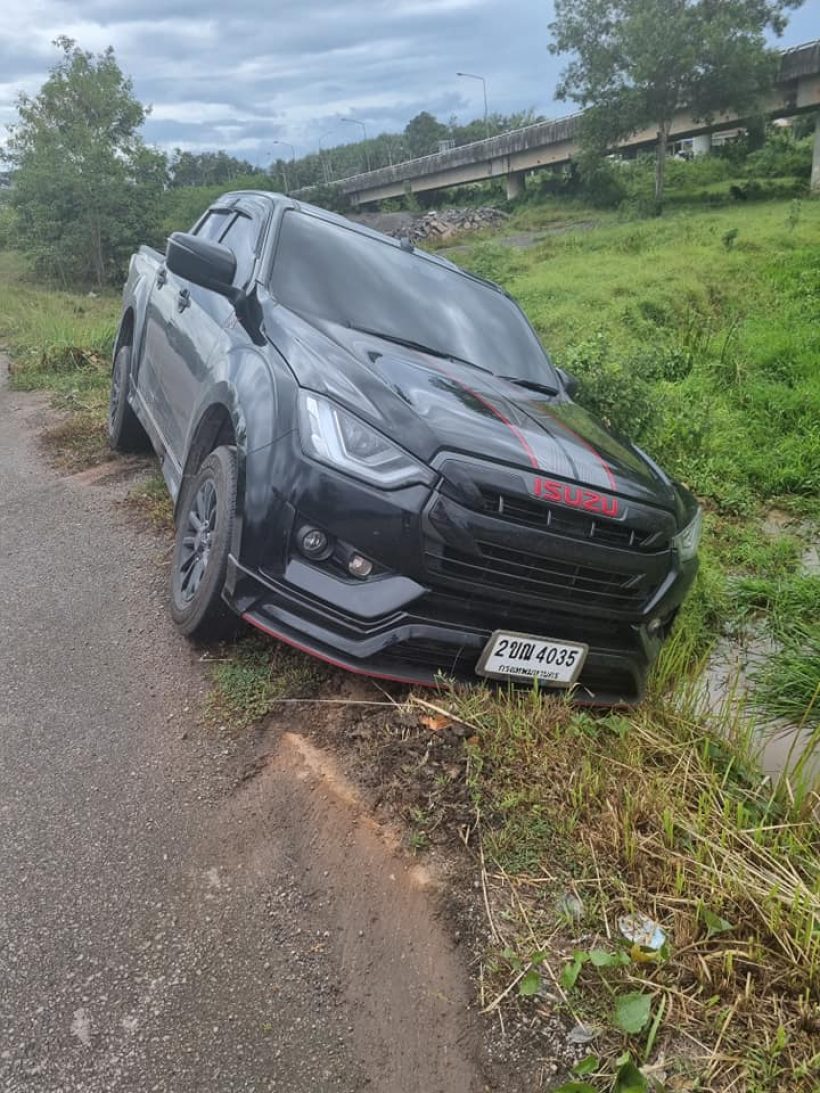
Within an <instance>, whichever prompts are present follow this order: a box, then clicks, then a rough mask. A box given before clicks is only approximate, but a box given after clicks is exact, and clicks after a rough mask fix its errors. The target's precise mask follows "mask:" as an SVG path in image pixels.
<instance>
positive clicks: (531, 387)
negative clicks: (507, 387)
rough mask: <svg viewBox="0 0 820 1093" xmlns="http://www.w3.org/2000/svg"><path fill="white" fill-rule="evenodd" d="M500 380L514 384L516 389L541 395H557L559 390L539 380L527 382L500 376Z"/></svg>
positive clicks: (512, 377) (515, 377) (517, 378)
mask: <svg viewBox="0 0 820 1093" xmlns="http://www.w3.org/2000/svg"><path fill="white" fill-rule="evenodd" d="M498 378H499V379H500V380H506V381H507V383H514V384H515V385H516V387H526V389H527V390H528V391H537V392H538V393H539V394H541V395H557V394H558V388H557V387H553V386H551V385H550V384H548V383H539V382H538V380H525V379H520V378H519V377H518V376H499V377H498Z"/></svg>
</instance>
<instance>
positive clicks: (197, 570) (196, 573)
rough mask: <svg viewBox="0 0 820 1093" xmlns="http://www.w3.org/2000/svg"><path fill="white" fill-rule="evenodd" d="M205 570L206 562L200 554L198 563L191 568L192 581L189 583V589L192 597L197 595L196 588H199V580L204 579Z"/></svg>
mask: <svg viewBox="0 0 820 1093" xmlns="http://www.w3.org/2000/svg"><path fill="white" fill-rule="evenodd" d="M204 572H205V563H204V562H203V560H202V557H201V556H200V557H199V558H197V560H196V565H195V566H194V568H193V569H192V570H191V580H190V583H189V585H188V590H189V592H190V593H191V596H192V597H193V596H195V595H196V590H197V589H198V588H199V582H200V581H201V580H202V574H203V573H204Z"/></svg>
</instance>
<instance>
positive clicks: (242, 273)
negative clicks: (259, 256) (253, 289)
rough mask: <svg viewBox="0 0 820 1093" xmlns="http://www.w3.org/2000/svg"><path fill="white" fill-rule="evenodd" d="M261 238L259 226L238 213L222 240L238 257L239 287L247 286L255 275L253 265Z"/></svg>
mask: <svg viewBox="0 0 820 1093" xmlns="http://www.w3.org/2000/svg"><path fill="white" fill-rule="evenodd" d="M258 238H259V225H258V223H257V222H256V221H255V220H252V219H251V217H249V216H246V215H245V213H237V214H236V217H235V218H234V219H233V220H232V221H231V223H230V226H229V227H228V230H227V231H226V232H225V234H224V235H223V236H222V238H221V239H220V243H222V244H223V245H224V246H226V247H230V248H231V250H232V251H233V253H234V255H235V257H236V277H235V278H234V282H235V283H236V284H237V285H246V284H247V283H248V281H249V280H250V276H251V273H253V263H254V259H255V257H256V242H257V240H258Z"/></svg>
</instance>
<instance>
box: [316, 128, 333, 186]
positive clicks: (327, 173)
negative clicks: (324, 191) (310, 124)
mask: <svg viewBox="0 0 820 1093" xmlns="http://www.w3.org/2000/svg"><path fill="white" fill-rule="evenodd" d="M333 133H335V129H328V131H327V132H326V133H322V135H321V136H320V137H319V160H320V162H321V164H322V175H323V176H324V180H325V185H327V183H329V182H330V170H329V169H328V163H327V157H326V156H323V155H322V152H323V148H322V141H323V140H324V139H325V137H329V136H332V134H333Z"/></svg>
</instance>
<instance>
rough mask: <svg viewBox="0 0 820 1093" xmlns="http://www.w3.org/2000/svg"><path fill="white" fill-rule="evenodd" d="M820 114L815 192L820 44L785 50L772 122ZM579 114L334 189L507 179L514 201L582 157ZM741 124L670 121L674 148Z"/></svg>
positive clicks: (374, 192)
mask: <svg viewBox="0 0 820 1093" xmlns="http://www.w3.org/2000/svg"><path fill="white" fill-rule="evenodd" d="M812 110H816V111H817V121H816V123H815V126H816V128H815V139H814V159H813V163H812V176H811V178H812V181H811V184H812V189H815V190H820V40H817V41H814V42H808V43H806V44H804V45H800V46H795V47H794V48H793V49H788V50H784V51H783V52H782V53H781V55H780V68H779V71H778V76H777V81H776V83H775V86H774V89H773V91H772V93H771V95H770V96H769V101H768V102H766V103H765V112H766V113H767V115H768V116H769V117H770V118H786V117H793V116H795V115H797V114H803V113H808V112H810V111H812ZM580 120H581V114H570V115H569V116H568V117H565V118H559V119H558V120H557V121H544V122H537V123H536V124H535V125H528V126H526V127H525V128H523V129H513V130H511V131H510V132H508V133H501V134H499V135H498V136H495V137H489V138H488V139H487V140H479V141H475V142H474V143H472V144H465V145H462V146H461V147H460V148H451V149H449V150H448V151H446V152H438V153H437V154H435V155H431V156H423V157H422V158H421V159H411V160H407V161H405V162H404V163H396V164H394V165H393V166H392V167H381V168H379V169H378V170H376V171H368V172H366V173H364V174H359V175H353V176H352V177H350V178H343V179H339V180H337V181H335V182H334V183H333V185H334V186H335V187H336V188H337V189H339V190H341V191H342V193H344V194H346V195H347V196H348V197H349V198H350V201H351V204H352V205H367V204H369V203H370V202H374V201H382V200H384V199H386V198H390V197H401V196H402V195H403V194H405V193H406V192H407V191H408V190H410V191H412V192H413V193H421V192H423V191H425V190H440V189H445V188H447V187H449V186H460V185H462V184H464V183H467V182H481V181H484V180H485V179H488V178H506V180H507V197H508V198H510V199H513V198H515V197H518V196H520V195H521V193H522V192H523V190H524V178H525V175H526V173H527V172H528V171H532V170H535V169H537V168H544V167H557V166H560V165H561V164H565V163H569V162H570V161H571V160H572V159H574V158H576V157H577V155H578V152H579V129H580ZM742 123H743V119H742V118H740V117H738V116H737V115H736V114H731V113H726V114H721V115H719V116H718V117H715V118H714V119H713V120H712V121H711V122H710V123H709V124H706V123H704V122H697V121H695V120H694V119H693V118H692V117H691V116H690V115H687V114H685V113H682V114H679V115H678V116H677V117H676V118H675V119H674V121H673V123H672V129H671V133H670V138H669V139H670V143H671V142H674V141H679V140H684V139H687V138H690V137H691V138H695V141H696V147H697V144H698V142H699V143H700V146H701V148H703V147H708V144H709V138H710V136H711V134H712V133H716V132H720V131H721V130H724V131H725V130H726V129H730V128H734V127H737V126H738V125H741V124H742ZM656 141H657V132H656V131H655V130H654V129H643V130H640V131H638V132H635V133H633V134H632V135H631V136H629V137H628V138H627V139H626V140H624V141H621V143H620V144H619V146H618V147H619V148H620V149H621V150H624V151H626V150H640V149H649V148H652V147H654V145H655V143H656Z"/></svg>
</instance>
